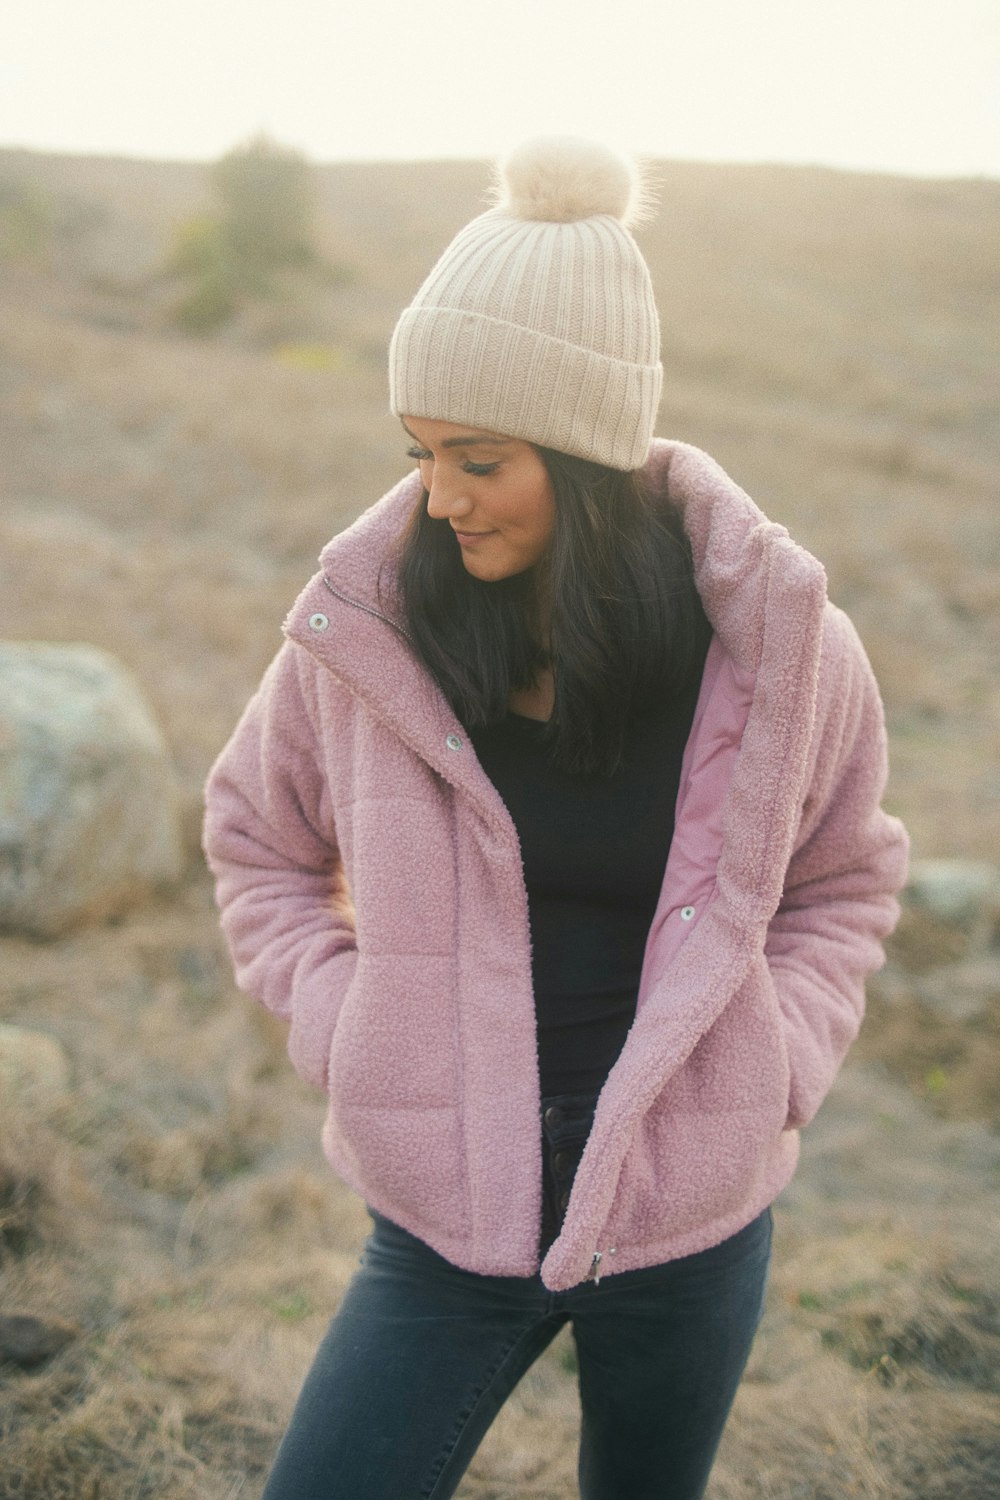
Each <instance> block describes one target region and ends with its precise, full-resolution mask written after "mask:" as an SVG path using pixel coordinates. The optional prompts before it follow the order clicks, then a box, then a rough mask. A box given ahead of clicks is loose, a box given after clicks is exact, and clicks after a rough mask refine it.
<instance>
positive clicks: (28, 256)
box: [0, 178, 55, 261]
mask: <svg viewBox="0 0 1000 1500" xmlns="http://www.w3.org/2000/svg"><path fill="white" fill-rule="evenodd" d="M54 224H55V211H54V209H53V205H52V201H51V199H50V198H49V196H48V194H47V193H45V192H43V191H42V189H41V188H38V187H35V185H34V184H33V183H30V182H16V181H12V180H11V179H9V178H4V179H0V260H26V261H40V260H44V259H45V257H46V256H47V255H48V252H49V249H50V246H51V242H52V232H53V228H54Z"/></svg>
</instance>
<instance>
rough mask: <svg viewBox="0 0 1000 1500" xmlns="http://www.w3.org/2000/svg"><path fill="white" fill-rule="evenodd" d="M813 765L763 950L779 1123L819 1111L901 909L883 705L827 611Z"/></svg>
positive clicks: (865, 667) (900, 845) (857, 652)
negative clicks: (773, 1005) (784, 1098)
mask: <svg viewBox="0 0 1000 1500" xmlns="http://www.w3.org/2000/svg"><path fill="white" fill-rule="evenodd" d="M824 655H825V660H824V661H823V662H822V665H821V681H820V688H819V698H818V703H817V734H816V738H815V741H814V746H813V753H812V757H811V765H812V774H811V778H810V782H809V789H808V792H807V795H806V798H805V802H804V806H803V813H802V820H801V824H800V827H799V832H798V837H797V840H796V845H795V849H794V852H793V855H792V858H791V860H790V862H789V865H788V870H787V873H786V878H785V884H784V891H783V894H782V898H781V902H780V904H779V907H778V911H777V913H776V915H775V916H774V918H773V919H772V921H771V923H770V926H769V929H768V934H767V939H766V942H765V947H764V952H765V957H766V958H767V961H768V966H769V968H770V971H771V976H772V979H773V981H774V985H775V990H776V993H777V997H778V1004H779V1006H780V1008H781V1013H782V1017H783V1021H784V1029H785V1038H786V1043H787V1047H788V1057H789V1066H790V1075H791V1083H790V1090H789V1115H788V1125H789V1126H790V1127H796V1126H801V1125H805V1124H808V1122H809V1121H810V1120H811V1119H812V1118H813V1116H814V1115H815V1113H816V1111H817V1110H818V1109H819V1106H820V1104H821V1103H822V1101H823V1099H824V1097H825V1096H826V1093H827V1091H828V1090H829V1088H830V1086H831V1084H832V1083H833V1080H834V1078H835V1076H836V1073H837V1070H838V1068H839V1067H840V1064H841V1062H842V1061H843V1058H844V1055H845V1053H846V1052H847V1049H848V1047H849V1046H850V1044H851V1042H852V1041H853V1040H854V1038H855V1036H856V1035H857V1032H858V1029H859V1027H860V1025H861V1019H862V1016H863V1014H864V985H865V979H866V977H867V976H868V975H869V974H871V973H873V972H874V971H875V970H876V969H878V968H880V967H881V965H882V963H883V962H884V958H885V955H884V952H883V949H882V942H883V939H884V938H885V937H887V936H888V934H889V933H890V932H891V931H892V929H893V927H894V926H895V924H896V921H897V919H898V916H899V906H898V903H897V901H896V899H895V895H896V892H897V891H898V890H900V889H901V887H902V885H903V884H904V881H905V879H906V863H907V852H908V840H907V836H906V833H905V830H904V829H903V825H902V824H901V823H900V822H899V820H898V819H897V818H893V817H890V816H888V815H887V814H886V813H884V812H883V811H882V809H881V806H880V803H881V798H882V793H883V791H884V789H885V782H886V774H887V754H886V734H885V724H884V719H883V713H882V703H881V699H880V697H879V693H878V688H877V686H876V683H875V678H874V675H873V673H872V670H871V667H870V665H869V663H868V659H867V657H866V655H865V653H864V649H863V647H862V645H861V642H860V640H859V639H858V637H857V634H856V633H855V631H854V627H853V626H852V625H851V624H850V622H849V621H848V619H847V617H846V616H845V615H843V614H842V613H841V612H840V611H839V610H834V609H831V610H830V611H829V613H828V617H827V631H826V641H825V649H824Z"/></svg>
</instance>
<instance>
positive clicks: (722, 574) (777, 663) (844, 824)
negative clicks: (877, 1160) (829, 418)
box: [206, 442, 907, 1290]
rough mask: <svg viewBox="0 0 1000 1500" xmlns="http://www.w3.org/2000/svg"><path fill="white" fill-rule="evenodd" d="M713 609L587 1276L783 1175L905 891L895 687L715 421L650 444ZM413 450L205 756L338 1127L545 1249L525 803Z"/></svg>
mask: <svg viewBox="0 0 1000 1500" xmlns="http://www.w3.org/2000/svg"><path fill="white" fill-rule="evenodd" d="M647 475H648V478H649V480H650V483H651V484H652V486H653V487H654V489H655V490H656V491H657V492H658V493H659V494H660V495H662V496H663V497H664V498H667V497H668V498H669V500H670V501H672V502H673V503H675V504H677V505H678V506H680V507H681V508H682V510H683V513H684V517H685V525H686V527H687V531H688V533H689V535H690V538H691V544H692V548H693V555H694V566H695V575H696V580H697V585H698V589H699V592H700V594H701V597H702V599H703V601H704V605H705V609H706V612H707V614H708V617H709V619H710V621H711V623H712V626H713V628H714V637H713V640H712V644H711V646H710V648H709V653H708V658H707V661H706V665H705V671H704V679H703V683H702V688H701V694H700V697H699V701H698V706H697V709H696V712H695V718H694V724H693V728H692V731H691V735H690V739H689V742H688V746H687V752H686V755H685V758H684V763H683V769H682V775H681V785H680V791H679V795H678V800H677V810H676V831H675V833H674V838H673V843H672V846H671V850H670V857H669V860H668V863H667V868H666V872H665V875H664V881H663V889H662V894H661V898H660V902H659V906H658V908H657V912H656V916H655V918H654V921H653V925H652V927H651V929H650V933H649V939H648V943H647V948H646V953H645V959H644V964H643V971H642V979H641V985H640V991H639V999H638V1009H637V1013H636V1018H635V1021H634V1024H633V1026H632V1028H631V1031H630V1033H629V1036H628V1039H627V1041H626V1043H625V1046H624V1049H623V1051H622V1053H621V1055H620V1057H619V1059H618V1061H617V1062H616V1064H615V1066H614V1068H613V1070H612V1072H611V1074H610V1077H609V1078H608V1080H607V1083H606V1085H605V1087H604V1089H603V1091H602V1093H601V1096H600V1099H599V1102H598V1106H597V1114H596V1118H595V1120H594V1125H593V1130H592V1132H591V1135H590V1138H589V1140H588V1143H587V1146H586V1150H585V1151H584V1154H583V1159H582V1161H581V1163H580V1167H579V1171H578V1174H577V1177H576V1181H575V1184H574V1187H573V1191H572V1196H571V1199H570V1204H569V1208H568V1211H567V1213H566V1219H565V1224H564V1227H563V1230H562V1232H561V1234H560V1235H559V1238H558V1239H557V1240H556V1242H555V1243H554V1244H553V1245H552V1247H551V1249H550V1250H549V1251H548V1254H547V1255H546V1257H545V1260H544V1262H543V1264H542V1266H541V1275H542V1278H543V1280H544V1282H545V1284H546V1285H547V1286H548V1287H550V1288H552V1289H554V1290H559V1289H564V1288H567V1287H571V1286H574V1285H576V1284H577V1283H578V1282H580V1281H583V1280H585V1279H586V1278H587V1277H588V1275H592V1274H594V1272H595V1270H597V1269H598V1268H599V1271H600V1274H602V1275H605V1274H610V1273H612V1272H615V1271H625V1270H630V1269H633V1268H635V1267H638V1266H645V1265H650V1264H655V1263H657V1262H661V1261H666V1260H670V1259H673V1258H675V1257H678V1256H683V1255H688V1254H690V1253H692V1252H694V1251H697V1250H701V1249H703V1248H705V1247H707V1246H709V1245H712V1244H715V1243H717V1242H718V1241H720V1240H722V1239H724V1238H725V1237H726V1236H728V1235H730V1234H733V1233H735V1231H736V1230H738V1229H740V1228H741V1227H742V1226H743V1225H744V1224H746V1223H748V1222H749V1221H750V1219H752V1218H753V1217H754V1216H755V1215H756V1214H757V1213H759V1212H760V1211H761V1210H762V1209H763V1208H764V1207H765V1206H766V1205H767V1204H769V1203H770V1202H771V1200H772V1199H773V1198H774V1197H775V1195H776V1194H777V1193H778V1192H779V1190H780V1189H781V1188H782V1187H783V1186H784V1185H785V1183H787V1182H788V1180H789V1178H790V1177H791V1175H792V1172H793V1170H794V1167H795V1163H796V1159H797V1154H798V1135H797V1127H798V1126H800V1125H803V1124H805V1123H806V1122H807V1121H808V1120H809V1119H810V1118H811V1117H812V1116H813V1114H814V1113H815V1111H816V1109H817V1108H818V1106H819V1104H820V1102H821V1100H822V1099H823V1097H824V1095H825V1094H826V1092H827V1090H828V1089H829V1087H830V1084H831V1081H832V1080H833V1077H834V1075H835V1074H836V1072H837V1069H838V1067H839V1065H840V1063H841V1060H842V1058H843V1056H844V1053H845V1051H846V1050H847V1047H848V1045H849V1044H850V1042H851V1040H852V1039H853V1037H854V1035H855V1033H856V1032H857V1029H858V1026H859V1023H860V1019H861V1014H862V1006H863V994H864V991H863V984H864V979H865V976H866V975H867V974H868V973H870V972H871V971H872V970H874V969H875V968H877V967H878V965H879V964H880V962H881V961H882V950H881V940H882V939H883V938H884V937H885V936H886V934H887V933H888V932H889V931H890V930H891V928H892V926H893V924H894V922H895V920H896V916H897V905H896V902H895V900H894V892H896V891H897V890H898V889H899V887H900V886H901V885H902V883H903V880H904V873H905V864H906V847H907V845H906V835H905V833H904V831H903V828H902V826H901V824H900V823H899V822H898V821H897V820H896V819H894V818H891V817H888V816H886V815H885V814H884V813H883V812H881V811H880V808H879V801H880V797H881V793H882V790H883V786H884V781H885V774H886V759H885V732H884V728H883V720H882V710H881V704H880V701H879V696H878V691H877V688H876V686H875V682H874V679H873V677H872V673H871V669H870V667H869V665H868V662H867V659H866V657H865V654H864V651H863V649H862V647H861V645H860V642H859V641H858V638H857V636H856V634H855V632H854V629H853V627H852V626H851V625H850V623H849V621H848V620H847V618H846V617H845V616H844V615H843V614H842V613H841V612H840V611H839V610H838V609H836V608H834V607H833V606H832V605H831V604H829V603H828V602H827V600H826V588H825V577H824V573H823V570H822V568H821V566H820V564H819V563H818V562H816V560H815V559H814V558H813V557H811V556H810V555H809V554H808V553H807V552H805V551H803V550H802V548H801V547H798V546H797V545H796V544H795V543H794V542H793V541H791V539H790V538H789V536H788V533H787V532H786V530H785V528H784V527H782V526H778V525H775V524H773V523H771V522H769V521H768V520H767V519H766V518H765V517H764V516H763V515H762V514H761V512H760V511H759V510H758V509H757V508H756V506H755V505H754V504H753V503H752V502H751V500H750V499H749V498H748V497H747V496H746V495H745V494H744V493H743V492H742V491H741V490H740V489H738V488H737V486H736V485H735V484H734V483H733V482H732V480H730V479H729V478H728V477H727V475H726V474H725V473H723V471H722V470H721V469H720V468H719V467H718V466H717V465H716V464H715V463H714V462H713V461H712V460H711V459H710V458H708V457H707V456H706V455H705V454H704V453H701V452H699V451H698V450H697V449H695V448H691V447H688V446H686V445H684V444H681V443H668V442H657V443H656V444H655V445H654V450H653V453H652V456H651V459H650V464H649V466H648V469H647ZM419 495H420V480H419V476H417V475H416V474H413V475H410V476H409V477H408V478H407V479H405V480H403V481H402V483H401V484H399V485H397V486H396V488H395V489H394V490H392V491H391V492H390V493H389V494H388V495H386V496H385V497H384V498H383V499H382V500H381V501H380V502H379V503H378V504H377V505H375V506H373V507H372V508H371V509H370V510H368V511H367V512H365V514H363V515H362V516H361V517H360V518H359V519H358V520H357V521H356V522H355V523H354V525H353V526H351V527H350V528H349V529H348V530H347V531H345V532H343V533H342V534H341V535H340V536H338V537H336V538H335V539H334V540H333V541H332V542H331V543H330V545H329V546H328V547H327V548H326V549H325V551H324V552H323V555H322V558H321V564H322V569H321V571H320V572H319V573H317V575H316V576H315V577H314V578H313V580H312V581H311V582H310V583H309V585H308V586H307V587H306V589H305V590H304V591H303V593H302V595H301V597H300V598H299V600H298V602H297V603H296V605H295V606H294V608H293V610H292V612H291V614H290V615H289V618H288V620H287V622H286V627H285V629H286V634H287V636H288V640H287V641H286V642H285V644H284V646H283V647H282V649H281V650H280V652H279V653H278V656H277V657H276V659H275V660H274V662H273V663H272V664H271V666H270V668H269V669H268V671H267V673H266V675H265V677H264V680H263V682H262V683H261V686H260V688H259V690H258V692H257V694H256V695H255V697H254V698H253V699H252V701H251V703H250V704H249V706H248V707H247V709H246V711H245V713H244V715H243V717H242V719H241V720H240V723H239V725H238V726H237V728H236V730H235V732H234V734H233V737H232V739H231V740H230V742H229V744H228V745H227V746H226V748H225V750H224V751H223V752H222V754H221V756H220V757H219V760H218V761H217V763H216V765H215V767H214V769H213V771H212V773H211V777H210V780H209V784H208V798H207V801H208V815H207V822H206V851H207V854H208V859H209V863H210V865H211V868H212V870H213V872H214V874H215V876H216V879H217V892H218V901H219V905H220V907H221V911H222V923H223V927H224V930H225V933H226V936H227V939H228V941H229V944H230V947H231V949H232V953H233V957H234V961H235V966H236V975H237V980H238V982H239V984H240V985H241V986H242V987H243V988H244V989H246V990H247V991H249V993H250V994H252V995H255V996H257V997H258V998H259V999H260V1000H262V1001H263V1003H264V1004H265V1005H266V1006H268V1007H269V1008H270V1009H271V1010H273V1011H275V1012H276V1013H277V1014H278V1015H280V1016H284V1017H286V1018H288V1019H289V1020H290V1021H291V1030H290V1034H289V1052H290V1055H291V1058H292V1061H293V1063H294V1065H295V1067H296V1068H297V1070H298V1072H299V1073H300V1074H301V1075H302V1077H303V1078H305V1079H307V1080H308V1081H309V1082H310V1083H313V1084H315V1085H317V1086H318V1087H319V1088H322V1089H325V1090H326V1091H327V1093H328V1096H329V1114H328V1116H327V1120H326V1125H325V1128H324V1133H323V1140H324V1146H325V1149H326V1152H327V1155H328V1156H329V1159H330V1161H331V1163H332V1164H333V1167H334V1168H335V1170H336V1171H337V1172H338V1173H339V1174H340V1175H341V1176H342V1177H343V1178H344V1179H345V1180H346V1181H347V1182H348V1183H350V1184H351V1185H352V1186H353V1187H354V1188H356V1189H357V1191H358V1192H359V1193H361V1194H363V1196H364V1197H365V1199H366V1200H367V1202H368V1203H369V1204H371V1205H372V1207H374V1208H375V1209H377V1210H378V1211H379V1212H380V1213H382V1214H384V1215H386V1216H387V1217H389V1218H390V1219H393V1220H395V1222H396V1223H398V1224H400V1225H402V1226H403V1227H404V1228H406V1229H408V1230H410V1231H411V1232H412V1233H413V1234H415V1235H417V1236H419V1237H420V1238H421V1239H423V1240H425V1241H426V1242H427V1243H428V1244H430V1245H431V1246H433V1248H434V1249H435V1250H437V1251H438V1252H439V1253H440V1254H442V1255H444V1256H445V1257H447V1259H448V1260H450V1261H452V1262H453V1263H454V1264H456V1265H458V1266H462V1267H465V1268H466V1269H468V1270H472V1271H477V1272H482V1273H492V1274H502V1275H513V1276H529V1275H532V1274H533V1273H534V1272H536V1271H537V1270H538V1256H537V1249H536V1247H537V1242H538V1234H539V1222H540V1190H541V1151H540V1139H539V1134H540V1131H539V1083H538V1069H537V1057H536V1047H535V1017H534V1006H533V997H532V985H531V961H530V950H529V929H528V908H527V896H526V892H525V888H524V879H523V874H522V868H521V860H520V854H519V848H518V840H517V835H516V833H515V829H514V825H513V823H512V821H511V818H510V816H509V815H508V813H507V810H506V808H505V807H504V804H503V802H502V801H501V799H500V796H499V794H498V793H497V791H496V790H495V788H494V787H493V785H492V783H491V782H490V781H489V779H488V778H487V776H486V774H485V772H484V771H483V770H482V768H481V767H480V765H479V763H478V761H477V759H476V756H475V753H474V751H473V748H472V746H471V744H470V742H469V739H468V737H467V735H466V732H465V729H464V728H463V726H462V725H461V724H460V723H458V722H457V721H456V719H455V716H454V714H453V713H452V711H451V709H450V708H449V706H448V704H447V702H446V701H445V699H444V697H443V695H442V694H441V692H440V691H439V690H438V688H437V687H436V686H435V684H434V683H433V682H432V681H431V679H430V678H429V676H428V674H427V673H426V671H425V669H424V668H423V667H422V666H421V665H420V664H419V662H418V661H417V659H416V657H415V656H414V654H413V653H412V651H411V649H410V647H409V645H408V643H407V638H406V635H405V632H404V630H403V627H402V625H401V623H400V612H399V607H398V601H397V599H396V597H395V595H394V591H393V566H392V556H393V548H394V544H395V543H396V540H397V538H398V536H399V533H400V530H401V528H402V527H403V525H404V523H405V521H406V519H407V517H408V516H409V514H410V512H411V510H412V508H413V506H414V505H415V504H416V503H417V501H418V499H419Z"/></svg>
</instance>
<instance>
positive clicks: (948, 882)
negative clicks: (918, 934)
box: [904, 859, 1000, 927]
mask: <svg viewBox="0 0 1000 1500" xmlns="http://www.w3.org/2000/svg"><path fill="white" fill-rule="evenodd" d="M904 899H905V900H906V901H907V902H908V903H909V904H910V905H911V906H915V907H918V908H919V909H921V910H923V911H926V912H928V913H929V914H930V915H931V916H933V917H936V918H937V920H938V921H940V922H950V923H955V924H957V925H959V926H963V927H969V926H973V925H975V924H976V923H977V922H978V921H981V920H983V919H985V920H987V921H993V920H994V919H996V918H997V917H1000V869H998V868H997V867H996V866H995V865H991V864H986V863H980V862H978V861H975V860H964V859H921V860H914V861H913V863H912V865H911V867H910V877H909V881H908V882H907V886H906V891H905V893H904Z"/></svg>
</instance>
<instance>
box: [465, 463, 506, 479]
mask: <svg viewBox="0 0 1000 1500" xmlns="http://www.w3.org/2000/svg"><path fill="white" fill-rule="evenodd" d="M499 467H500V465H499V464H498V463H496V464H474V463H473V462H472V460H471V459H466V461H465V463H464V464H463V465H462V469H463V471H464V472H465V473H466V474H475V475H477V476H478V477H479V478H484V477H485V476H486V475H487V474H495V473H496V471H497V469H499Z"/></svg>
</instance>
